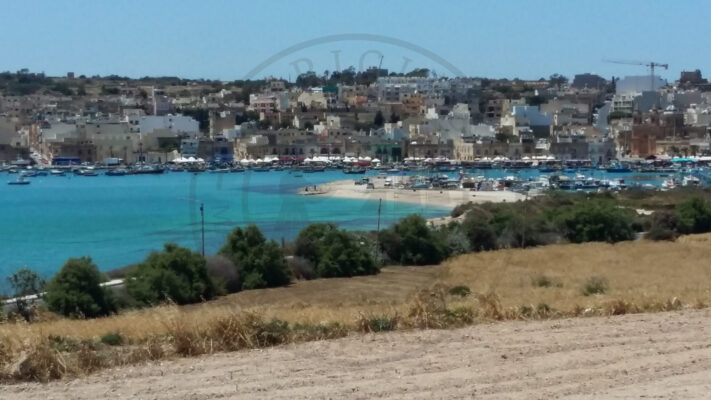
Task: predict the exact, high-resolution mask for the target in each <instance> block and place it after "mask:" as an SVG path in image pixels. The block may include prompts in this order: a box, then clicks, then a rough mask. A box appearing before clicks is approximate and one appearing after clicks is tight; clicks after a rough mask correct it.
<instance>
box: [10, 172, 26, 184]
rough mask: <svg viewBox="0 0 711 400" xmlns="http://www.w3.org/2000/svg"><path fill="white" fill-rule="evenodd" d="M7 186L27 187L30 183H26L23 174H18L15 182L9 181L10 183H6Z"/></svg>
mask: <svg viewBox="0 0 711 400" xmlns="http://www.w3.org/2000/svg"><path fill="white" fill-rule="evenodd" d="M7 184H8V185H29V184H30V181H28V180H27V179H25V175H24V174H20V175H18V176H17V180H15V181H10V182H8V183H7Z"/></svg>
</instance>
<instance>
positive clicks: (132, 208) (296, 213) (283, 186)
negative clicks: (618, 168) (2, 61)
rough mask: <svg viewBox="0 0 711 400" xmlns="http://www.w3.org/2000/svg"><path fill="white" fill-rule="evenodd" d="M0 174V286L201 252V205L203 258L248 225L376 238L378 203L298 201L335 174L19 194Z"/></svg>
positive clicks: (127, 182)
mask: <svg viewBox="0 0 711 400" xmlns="http://www.w3.org/2000/svg"><path fill="white" fill-rule="evenodd" d="M16 177H17V175H9V174H6V173H0V209H1V210H2V216H1V217H0V260H1V261H0V279H2V280H3V281H4V277H5V276H7V275H8V274H10V273H12V272H13V271H15V270H16V269H17V268H18V267H20V266H28V267H30V268H33V269H35V270H37V271H38V272H40V273H41V274H42V275H44V276H46V277H51V276H52V275H53V274H54V273H55V272H56V271H58V270H59V268H60V267H61V266H62V264H63V263H64V261H66V260H67V259H68V258H70V257H78V256H84V255H86V256H91V257H92V258H93V259H94V261H95V262H96V263H97V265H99V267H100V268H101V269H102V270H109V269H113V268H117V267H121V266H124V265H128V264H131V263H135V262H138V261H141V260H142V259H144V258H145V257H146V255H148V254H149V252H150V251H151V250H158V249H161V248H162V246H163V243H165V242H176V243H179V244H181V245H183V246H187V247H190V248H192V249H195V250H198V251H199V249H200V204H199V203H200V202H203V203H204V204H205V251H206V253H208V254H213V253H215V252H217V250H218V249H219V248H220V246H221V245H222V244H223V243H224V240H225V237H226V235H227V233H228V232H229V231H230V230H232V229H233V228H234V227H236V226H244V225H246V224H248V223H255V224H257V225H258V226H259V227H260V228H261V229H262V231H263V232H264V233H265V235H266V236H267V237H269V238H273V239H276V240H281V238H284V239H290V238H293V237H294V236H295V235H296V234H297V233H298V232H299V230H300V229H302V228H303V227H304V226H306V225H307V224H309V223H312V222H319V221H331V222H335V223H338V224H339V225H340V226H341V227H343V228H346V229H351V230H353V229H368V230H371V229H375V228H376V225H377V214H378V199H375V198H374V199H372V200H350V199H329V198H325V197H321V196H300V195H298V194H296V191H297V190H298V188H300V187H303V186H306V185H318V184H321V183H324V182H328V181H334V180H339V179H347V178H349V177H354V176H353V175H344V174H343V173H342V172H340V171H332V172H324V173H313V174H304V175H303V177H295V176H294V175H291V174H289V173H288V172H274V171H273V172H261V173H260V172H246V173H230V174H208V173H204V174H199V175H193V174H189V173H185V172H181V173H166V174H164V175H133V176H123V177H110V176H97V177H82V176H73V175H72V176H70V175H67V176H66V177H56V176H46V177H35V178H30V179H31V181H32V183H31V184H30V185H26V186H11V185H7V184H6V182H7V181H10V180H14V179H16ZM448 212H449V210H448V209H444V208H439V207H428V208H423V207H422V206H419V205H410V204H403V203H393V202H383V206H382V219H381V223H382V224H383V225H385V226H387V225H388V224H391V223H393V222H394V221H397V220H398V219H400V218H402V217H403V216H405V215H408V214H411V213H420V214H422V215H423V216H425V217H434V216H439V215H445V214H447V213H448Z"/></svg>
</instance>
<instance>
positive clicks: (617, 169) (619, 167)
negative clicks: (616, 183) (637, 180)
mask: <svg viewBox="0 0 711 400" xmlns="http://www.w3.org/2000/svg"><path fill="white" fill-rule="evenodd" d="M606 171H607V172H609V173H612V174H623V173H626V172H632V170H631V169H630V167H628V166H625V165H623V164H614V165H611V166H610V167H608V168H607V169H606Z"/></svg>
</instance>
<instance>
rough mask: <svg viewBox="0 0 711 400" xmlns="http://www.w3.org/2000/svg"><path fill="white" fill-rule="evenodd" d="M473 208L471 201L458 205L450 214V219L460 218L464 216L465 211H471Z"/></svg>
mask: <svg viewBox="0 0 711 400" xmlns="http://www.w3.org/2000/svg"><path fill="white" fill-rule="evenodd" d="M473 207H474V203H472V202H471V201H469V202H466V203H464V204H459V205H457V206H456V207H454V208H453V209H452V213H451V214H450V215H451V216H452V218H457V217H460V216H462V215H464V213H466V212H467V211H469V210H471V209H472V208H473Z"/></svg>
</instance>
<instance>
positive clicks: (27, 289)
mask: <svg viewBox="0 0 711 400" xmlns="http://www.w3.org/2000/svg"><path fill="white" fill-rule="evenodd" d="M7 281H8V283H9V284H10V286H11V287H12V297H14V298H15V307H17V312H18V313H19V314H20V315H22V317H23V318H24V319H25V320H26V321H27V322H31V320H32V314H33V313H32V307H31V305H32V304H33V303H34V299H26V298H25V297H27V296H33V295H34V296H37V297H39V295H40V293H41V292H42V290H43V289H44V286H45V284H46V282H45V281H44V279H42V278H40V276H39V275H38V274H37V272H35V271H33V270H31V269H29V268H26V267H23V268H20V269H18V270H17V271H15V273H14V274H12V275H10V276H8V277H7Z"/></svg>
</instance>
